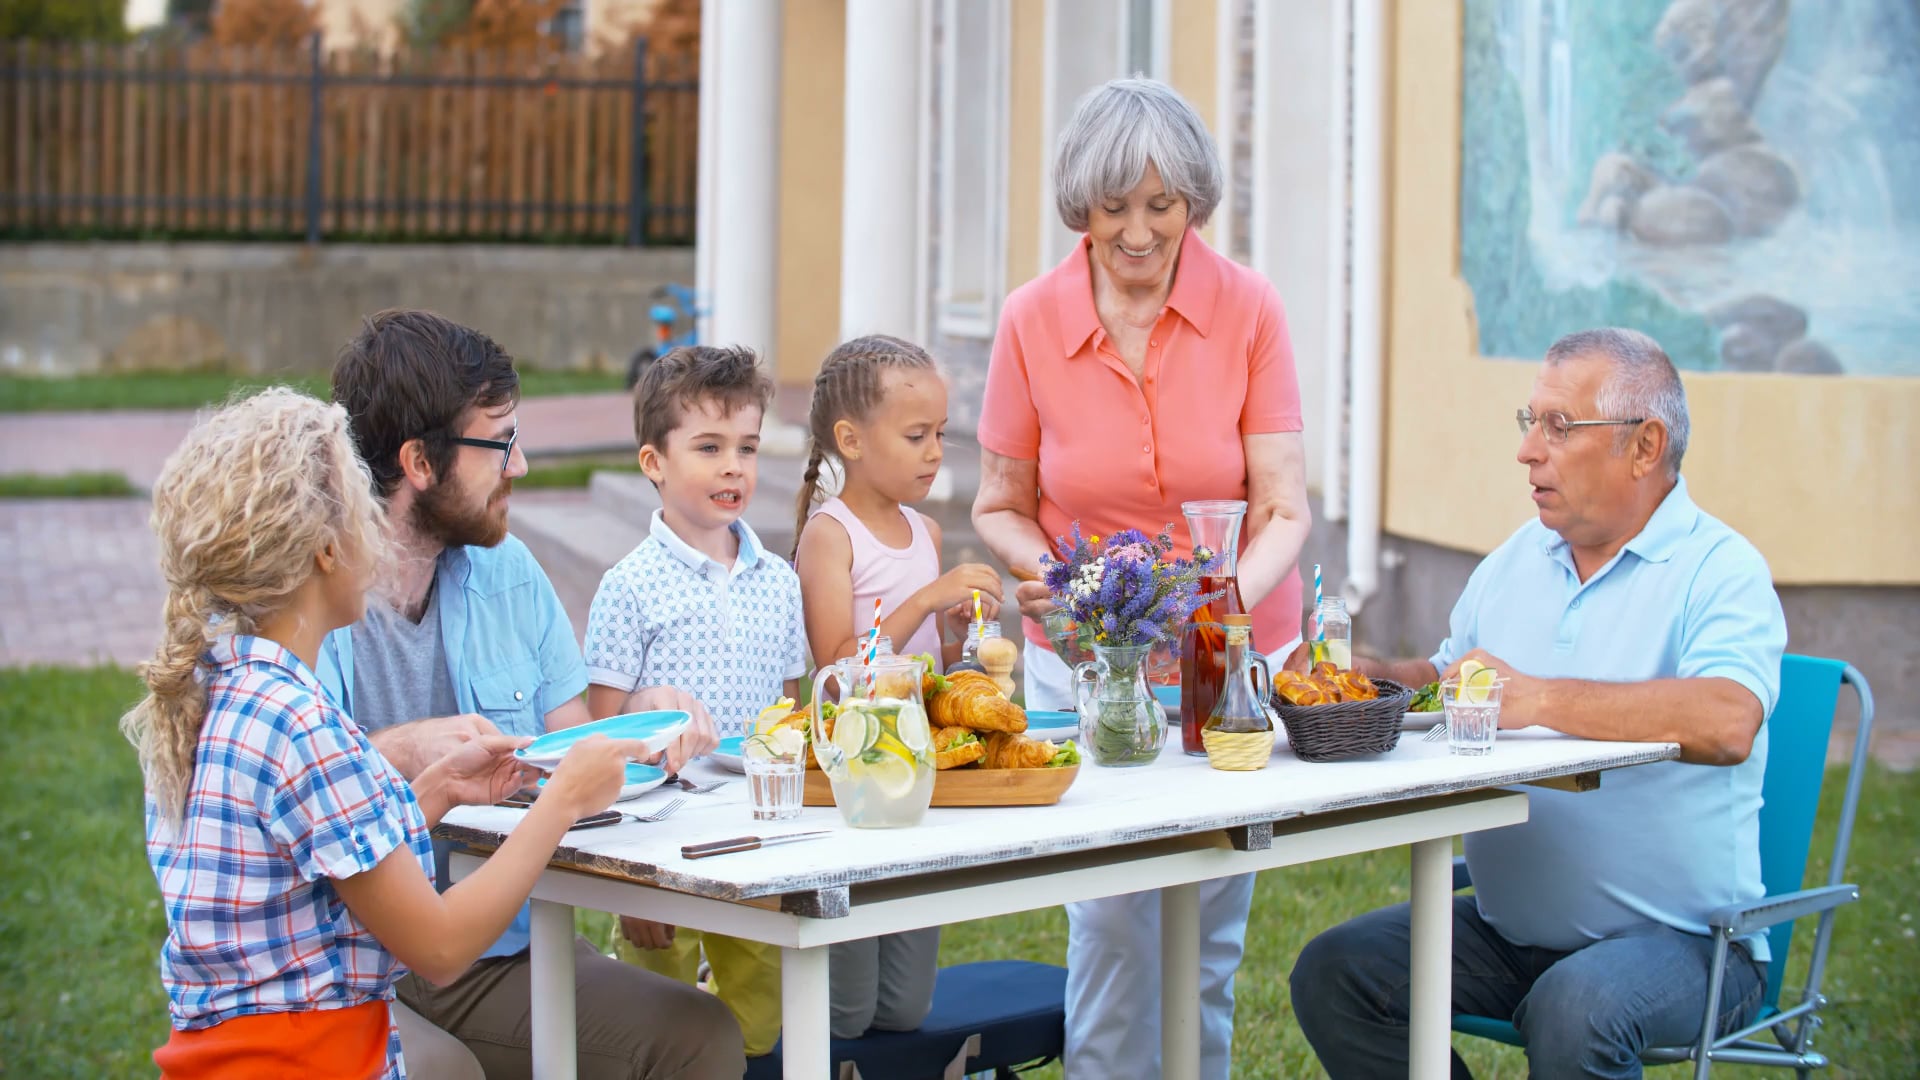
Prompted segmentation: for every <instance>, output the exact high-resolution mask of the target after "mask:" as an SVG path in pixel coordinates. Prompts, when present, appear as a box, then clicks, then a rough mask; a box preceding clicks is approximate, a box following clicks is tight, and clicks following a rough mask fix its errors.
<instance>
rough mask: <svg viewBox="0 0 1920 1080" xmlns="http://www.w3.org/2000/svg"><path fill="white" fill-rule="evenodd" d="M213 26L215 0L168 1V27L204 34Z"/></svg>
mask: <svg viewBox="0 0 1920 1080" xmlns="http://www.w3.org/2000/svg"><path fill="white" fill-rule="evenodd" d="M212 24H213V0H167V25H169V26H184V27H185V28H186V30H187V32H188V33H189V34H204V33H206V32H207V30H208V28H209V27H210V26H212Z"/></svg>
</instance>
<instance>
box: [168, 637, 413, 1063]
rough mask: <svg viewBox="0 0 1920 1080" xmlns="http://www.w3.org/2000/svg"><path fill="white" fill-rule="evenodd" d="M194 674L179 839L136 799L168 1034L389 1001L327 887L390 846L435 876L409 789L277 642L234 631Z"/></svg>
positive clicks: (377, 959)
mask: <svg viewBox="0 0 1920 1080" xmlns="http://www.w3.org/2000/svg"><path fill="white" fill-rule="evenodd" d="M204 664H205V665H206V670H205V677H206V687H207V719H206V723H205V726H203V727H202V728H201V732H200V743H199V747H198V749H197V750H196V751H195V753H194V766H193V782H192V785H191V786H190V787H189V789H188V795H187V810H186V816H185V821H184V824H183V825H182V826H181V827H180V829H179V830H178V831H177V832H176V831H175V830H174V829H172V828H171V827H169V826H168V825H167V823H166V822H164V821H163V820H162V819H161V818H160V815H159V812H158V809H157V808H156V807H155V806H154V805H153V803H152V802H149V803H148V804H147V858H148V861H149V862H151V863H152V864H153V872H154V876H155V877H156V878H158V879H159V882H160V893H161V896H162V897H163V898H164V899H165V901H166V907H167V941H166V944H165V945H164V946H163V947H162V950H161V954H160V976H161V980H162V982H164V983H165V985H166V989H167V997H168V999H169V1008H170V1010H171V1012H172V1014H173V1023H174V1026H175V1027H178V1028H181V1029H183V1030H187V1029H195V1028H204V1027H210V1026H212V1025H214V1024H217V1023H219V1022H221V1021H222V1020H226V1019H229V1018H231V1017H235V1016H241V1015H246V1014H250V1013H273V1012H292V1011H299V1010H306V1009H338V1008H347V1007H349V1006H353V1005H359V1004H362V1003H364V1002H367V1001H370V1000H374V999H385V1000H391V999H392V998H393V981H394V980H395V979H396V978H398V977H399V976H400V974H401V972H402V970H403V969H402V968H401V965H400V963H399V961H397V960H395V959H394V957H393V954H392V953H390V952H388V951H387V950H386V948H385V947H383V946H382V945H381V944H380V943H379V942H378V941H376V940H374V937H373V935H372V934H371V933H369V932H368V931H367V928H366V927H365V926H363V925H361V923H360V920H358V919H356V918H354V917H353V914H352V913H351V912H349V911H348V910H347V907H346V904H345V903H344V902H342V901H341V899H340V894H339V893H338V892H336V891H335V890H334V887H333V882H332V880H331V879H333V878H344V877H351V876H353V875H354V874H358V873H362V872H364V871H367V870H371V869H373V867H374V866H375V865H377V864H378V863H379V862H380V860H381V859H383V858H385V857H386V856H387V855H388V854H389V853H391V852H393V851H396V850H399V849H402V848H404V849H407V850H408V851H409V852H411V854H412V855H413V856H414V858H415V859H417V860H418V861H419V863H420V867H421V869H422V870H423V871H424V872H425V873H426V874H427V876H428V877H429V878H431V877H432V875H433V851H432V848H431V846H430V844H429V842H428V837H427V823H426V819H425V818H424V817H423V816H422V815H421V813H420V804H419V803H418V802H416V801H415V800H414V797H413V790H412V789H411V788H409V787H408V786H407V784H406V782H405V781H404V780H402V779H401V778H400V776H399V775H398V774H397V773H395V772H394V771H393V769H392V768H391V767H390V766H389V765H388V764H387V761H386V759H385V758H383V757H381V756H380V753H379V752H378V751H377V750H375V749H374V748H373V746H372V744H370V743H369V742H367V738H366V736H365V735H364V734H363V733H362V732H361V731H360V729H359V728H358V727H356V726H355V725H354V723H353V721H352V720H350V719H348V718H347V716H346V714H345V713H342V712H341V711H340V710H339V709H337V708H335V707H334V706H333V704H332V703H331V702H330V700H329V699H328V698H327V696H326V693H325V692H324V691H323V690H322V689H321V687H320V683H319V681H318V680H316V679H315V677H314V675H313V672H311V671H310V670H308V669H307V666H306V665H305V664H303V663H301V662H300V659H299V658H298V657H296V656H294V655H293V654H292V653H290V652H288V651H287V650H285V649H283V648H281V647H280V646H279V645H278V644H276V643H274V642H272V641H269V640H267V639H265V638H258V637H249V636H243V635H236V636H233V637H229V638H225V639H222V640H221V641H219V642H218V643H216V644H215V645H214V646H213V648H212V649H210V650H209V651H208V653H207V655H206V657H205V658H204ZM389 1058H390V1061H391V1068H390V1069H389V1072H388V1075H389V1076H403V1075H405V1073H404V1070H403V1068H402V1067H401V1064H400V1041H399V1035H398V1033H397V1032H395V1033H394V1034H392V1035H391V1036H390V1037H389Z"/></svg>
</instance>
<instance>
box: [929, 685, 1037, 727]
mask: <svg viewBox="0 0 1920 1080" xmlns="http://www.w3.org/2000/svg"><path fill="white" fill-rule="evenodd" d="M947 683H948V686H947V688H946V689H945V690H942V691H940V692H939V693H938V694H935V695H933V697H931V698H929V699H927V714H928V716H930V717H931V718H932V719H933V723H934V726H936V727H963V728H967V729H969V730H972V731H1025V730H1027V710H1025V709H1023V708H1021V707H1020V706H1018V705H1015V704H1014V703H1013V702H1011V701H1008V700H1007V699H1006V698H1005V697H1004V696H1002V695H1001V693H1000V688H999V687H997V686H995V685H993V679H992V678H991V677H989V676H988V675H986V674H984V673H982V672H978V671H962V672H959V673H957V674H954V675H950V676H948V677H947Z"/></svg>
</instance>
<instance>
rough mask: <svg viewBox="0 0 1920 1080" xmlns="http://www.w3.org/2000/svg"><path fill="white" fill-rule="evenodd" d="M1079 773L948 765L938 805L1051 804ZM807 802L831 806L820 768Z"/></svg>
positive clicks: (938, 778) (940, 779)
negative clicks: (957, 767) (954, 767)
mask: <svg viewBox="0 0 1920 1080" xmlns="http://www.w3.org/2000/svg"><path fill="white" fill-rule="evenodd" d="M1079 775H1080V766H1078V765H1069V766H1066V767H1065V768H1061V769H978V768H974V769H947V770H945V771H942V772H937V773H935V774H934V776H933V805H935V806H1052V805H1053V804H1054V803H1057V802H1059V801H1060V796H1062V795H1064V794H1066V793H1067V789H1068V788H1070V787H1072V786H1073V781H1074V779H1075V778H1076V777H1078V776H1079ZM801 801H802V803H803V805H806V806H832V805H833V784H832V783H831V782H830V781H829V780H828V779H827V774H826V773H824V772H821V771H820V770H818V769H808V770H807V786H806V794H805V796H804V797H803V799H802V800H801Z"/></svg>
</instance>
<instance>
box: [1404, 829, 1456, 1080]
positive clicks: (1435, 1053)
mask: <svg viewBox="0 0 1920 1080" xmlns="http://www.w3.org/2000/svg"><path fill="white" fill-rule="evenodd" d="M1412 908H1413V911H1412V918H1411V923H1412V925H1411V930H1412V938H1413V940H1412V942H1411V945H1412V950H1413V984H1412V987H1411V994H1410V998H1411V1000H1410V1001H1409V1006H1410V1016H1409V1023H1408V1032H1407V1042H1408V1045H1407V1053H1408V1066H1409V1069H1408V1075H1409V1076H1411V1077H1412V1078H1413V1080H1447V1076H1448V1075H1449V1074H1450V1073H1451V1072H1452V1068H1453V1066H1452V1062H1451V1053H1452V1038H1451V1031H1452V1027H1453V838H1452V837H1442V838H1440V839H1438V840H1422V841H1420V842H1419V843H1417V844H1414V845H1413V903H1412Z"/></svg>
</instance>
